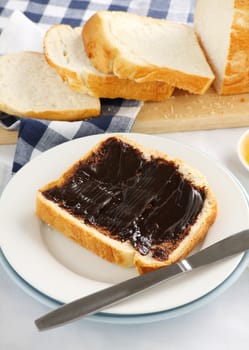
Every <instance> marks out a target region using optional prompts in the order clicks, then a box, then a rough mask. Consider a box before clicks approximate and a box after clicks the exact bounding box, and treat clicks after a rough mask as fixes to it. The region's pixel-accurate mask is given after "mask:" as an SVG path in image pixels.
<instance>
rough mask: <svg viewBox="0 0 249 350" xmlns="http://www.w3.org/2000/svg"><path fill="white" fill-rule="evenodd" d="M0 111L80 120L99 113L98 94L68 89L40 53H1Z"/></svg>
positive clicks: (17, 114)
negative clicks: (89, 94)
mask: <svg viewBox="0 0 249 350" xmlns="http://www.w3.org/2000/svg"><path fill="white" fill-rule="evenodd" d="M0 111H2V112H5V113H9V114H13V115H16V116H21V117H34V118H41V119H53V120H69V121H70V120H81V119H84V118H88V117H95V116H98V115H99V114H100V101H99V99H98V98H95V97H92V96H88V95H86V94H83V93H81V92H75V91H72V90H71V89H69V87H68V86H67V84H66V83H64V82H63V80H62V79H61V77H60V76H59V75H58V74H57V73H56V71H55V69H53V68H52V67H50V65H49V64H47V62H46V60H45V57H44V55H43V54H42V53H36V52H31V51H22V52H18V53H13V54H8V55H3V56H1V57H0Z"/></svg>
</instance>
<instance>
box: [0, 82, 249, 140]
mask: <svg viewBox="0 0 249 350" xmlns="http://www.w3.org/2000/svg"><path fill="white" fill-rule="evenodd" d="M242 126H249V94H242V95H236V96H218V95H217V94H216V93H215V92H214V90H213V89H210V90H209V91H208V92H207V93H206V94H204V95H202V96H199V95H191V94H188V93H187V92H184V91H180V90H176V91H175V93H174V95H173V96H171V97H170V98H169V99H168V100H167V101H165V102H146V103H145V104H144V106H143V107H142V109H141V111H140V113H139V115H138V116H137V118H136V121H135V124H134V126H133V128H132V131H133V132H141V133H149V134H150V133H154V134H156V133H167V132H177V131H190V130H208V129H220V128H235V127H242ZM16 140H17V133H16V132H14V131H6V130H4V129H3V128H1V127H0V144H12V143H15V142H16Z"/></svg>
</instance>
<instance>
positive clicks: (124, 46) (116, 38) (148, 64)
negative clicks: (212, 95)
mask: <svg viewBox="0 0 249 350" xmlns="http://www.w3.org/2000/svg"><path fill="white" fill-rule="evenodd" d="M82 36H83V41H84V44H85V49H86V53H87V55H88V57H89V58H90V59H91V61H92V63H93V65H94V66H95V68H96V69H98V70H100V71H102V72H104V73H114V74H115V75H117V76H118V77H119V78H122V79H126V78H128V79H132V80H135V81H137V82H149V81H154V80H160V81H165V82H166V83H168V84H169V85H171V86H175V87H177V88H180V89H184V90H187V91H189V92H192V93H197V94H203V93H204V92H205V91H206V90H207V89H208V87H209V86H210V84H211V83H212V81H213V80H214V75H213V72H212V71H211V69H210V67H209V65H208V63H207V60H206V58H205V55H204V53H203V51H202V49H201V47H200V45H199V43H198V40H197V37H196V35H195V33H194V30H193V28H192V27H191V26H190V25H188V24H183V23H175V22H170V21H167V20H164V19H156V18H150V17H144V16H138V15H135V14H132V13H127V12H122V11H120V12H115V11H99V12H97V13H95V14H94V15H93V16H92V17H90V19H89V20H88V21H87V22H86V23H85V25H84V27H83V32H82Z"/></svg>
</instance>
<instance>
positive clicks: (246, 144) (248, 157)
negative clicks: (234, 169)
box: [237, 130, 249, 171]
mask: <svg viewBox="0 0 249 350" xmlns="http://www.w3.org/2000/svg"><path fill="white" fill-rule="evenodd" d="M237 153H238V157H239V159H240V161H241V163H242V164H243V165H244V167H245V168H246V169H247V170H248V171H249V130H247V131H246V132H245V133H244V134H242V135H241V137H240V139H239V141H238V145H237Z"/></svg>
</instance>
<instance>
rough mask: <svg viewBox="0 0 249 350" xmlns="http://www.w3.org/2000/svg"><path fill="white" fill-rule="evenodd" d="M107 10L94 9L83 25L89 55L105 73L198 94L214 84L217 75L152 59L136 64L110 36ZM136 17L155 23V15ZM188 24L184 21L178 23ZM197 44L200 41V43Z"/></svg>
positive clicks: (83, 36)
mask: <svg viewBox="0 0 249 350" xmlns="http://www.w3.org/2000/svg"><path fill="white" fill-rule="evenodd" d="M105 12H106V11H100V12H97V13H95V14H94V15H93V16H92V17H91V18H90V19H89V20H88V21H87V22H86V23H85V25H84V27H83V30H82V39H83V42H84V45H85V49H86V52H87V55H88V57H89V58H90V59H91V61H92V63H93V65H94V66H95V67H96V68H97V69H99V70H100V71H102V72H104V73H114V74H115V75H117V76H118V77H119V78H122V79H125V78H129V79H133V80H135V81H137V82H151V81H154V80H161V81H164V82H166V83H168V84H169V85H171V86H175V87H178V88H180V89H185V90H188V91H189V92H192V93H196V94H203V93H205V92H206V90H207V89H208V88H209V86H210V85H211V83H212V81H213V79H214V76H212V75H211V76H204V75H203V76H197V75H193V74H189V73H186V72H182V71H177V70H174V69H170V68H167V67H160V66H155V65H152V64H150V63H147V64H146V65H143V66H142V65H137V64H135V63H134V62H133V61H132V60H129V59H126V58H125V57H124V55H123V54H122V52H121V51H120V50H119V48H118V47H115V45H114V44H113V43H112V42H111V40H110V38H109V37H108V24H107V23H105ZM129 16H135V17H136V18H137V19H138V18H139V19H141V20H146V21H147V22H148V23H150V22H151V23H155V21H162V20H157V19H155V18H149V17H142V16H137V15H134V14H131V13H130V14H129ZM178 25H182V26H185V24H178ZM197 45H198V44H197Z"/></svg>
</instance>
